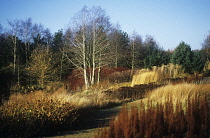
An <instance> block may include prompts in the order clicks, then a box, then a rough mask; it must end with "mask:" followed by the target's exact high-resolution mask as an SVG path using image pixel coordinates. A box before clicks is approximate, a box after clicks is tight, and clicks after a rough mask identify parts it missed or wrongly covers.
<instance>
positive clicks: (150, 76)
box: [131, 71, 160, 86]
mask: <svg viewBox="0 0 210 138" xmlns="http://www.w3.org/2000/svg"><path fill="white" fill-rule="evenodd" d="M159 79H160V78H159V74H158V73H157V72H155V71H146V72H142V71H139V72H138V73H136V74H135V75H134V76H133V80H132V83H131V86H134V85H139V84H149V83H152V82H157V81H159Z"/></svg>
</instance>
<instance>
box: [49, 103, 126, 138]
mask: <svg viewBox="0 0 210 138" xmlns="http://www.w3.org/2000/svg"><path fill="white" fill-rule="evenodd" d="M121 108H122V105H120V106H115V107H112V108H108V109H102V110H98V111H95V112H94V113H92V114H91V115H88V118H87V119H86V120H84V121H82V122H79V123H77V124H76V125H75V126H74V129H75V130H74V131H67V132H63V133H61V134H59V135H58V136H53V137H50V138H93V137H94V135H95V134H97V130H98V127H100V126H101V124H102V125H103V126H104V125H105V124H108V122H109V120H110V119H111V118H112V117H113V116H115V115H117V113H118V112H119V111H120V109H121Z"/></svg>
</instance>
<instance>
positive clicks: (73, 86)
mask: <svg viewBox="0 0 210 138" xmlns="http://www.w3.org/2000/svg"><path fill="white" fill-rule="evenodd" d="M90 72H91V69H87V73H88V75H89V74H90ZM130 75H131V74H130V70H129V69H127V68H122V67H118V68H109V67H104V68H101V69H100V81H109V82H111V83H120V82H128V81H131V76H130ZM97 76H98V69H96V70H95V81H97V79H98V78H97ZM83 87H84V76H83V70H81V69H75V70H72V71H71V73H70V74H69V75H68V76H67V77H66V88H67V89H69V90H72V91H79V90H82V89H83Z"/></svg>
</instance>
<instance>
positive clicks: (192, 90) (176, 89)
mask: <svg viewBox="0 0 210 138" xmlns="http://www.w3.org/2000/svg"><path fill="white" fill-rule="evenodd" d="M209 88H210V84H189V83H182V84H177V85H172V84H169V85H166V86H164V87H160V88H157V89H155V90H153V91H151V92H149V93H148V94H147V95H146V98H145V99H144V101H145V102H146V101H147V100H150V101H152V102H153V103H165V102H166V101H167V100H168V98H171V100H172V101H173V103H174V105H175V104H176V103H177V102H181V103H182V104H183V106H185V105H186V103H187V100H188V98H190V99H193V98H195V96H198V95H199V96H203V95H205V94H210V89H209Z"/></svg>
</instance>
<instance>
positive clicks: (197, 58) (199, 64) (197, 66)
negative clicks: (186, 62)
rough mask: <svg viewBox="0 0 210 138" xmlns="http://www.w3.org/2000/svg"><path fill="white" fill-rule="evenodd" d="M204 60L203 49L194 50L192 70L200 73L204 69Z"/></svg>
mask: <svg viewBox="0 0 210 138" xmlns="http://www.w3.org/2000/svg"><path fill="white" fill-rule="evenodd" d="M203 67H204V62H203V61H202V58H201V51H200V50H196V51H193V58H192V71H193V72H196V73H199V72H201V71H202V70H203Z"/></svg>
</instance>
